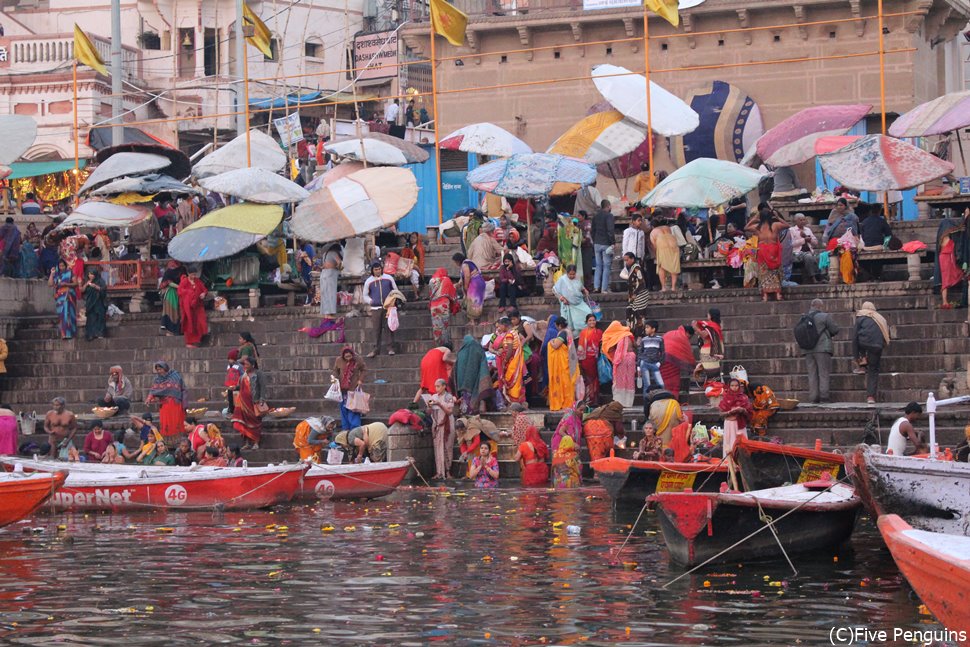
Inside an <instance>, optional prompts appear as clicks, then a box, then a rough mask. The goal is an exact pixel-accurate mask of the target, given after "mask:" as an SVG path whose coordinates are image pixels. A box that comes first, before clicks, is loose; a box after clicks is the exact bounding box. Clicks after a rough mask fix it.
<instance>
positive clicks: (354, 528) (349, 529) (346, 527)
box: [344, 526, 357, 532]
mask: <svg viewBox="0 0 970 647" xmlns="http://www.w3.org/2000/svg"><path fill="white" fill-rule="evenodd" d="M344 530H346V531H347V532H353V531H355V530H357V526H344Z"/></svg>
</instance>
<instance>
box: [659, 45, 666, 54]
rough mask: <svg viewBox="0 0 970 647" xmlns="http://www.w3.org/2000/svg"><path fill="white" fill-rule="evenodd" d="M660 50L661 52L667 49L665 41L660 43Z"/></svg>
mask: <svg viewBox="0 0 970 647" xmlns="http://www.w3.org/2000/svg"><path fill="white" fill-rule="evenodd" d="M660 51H661V52H666V51H667V43H660Z"/></svg>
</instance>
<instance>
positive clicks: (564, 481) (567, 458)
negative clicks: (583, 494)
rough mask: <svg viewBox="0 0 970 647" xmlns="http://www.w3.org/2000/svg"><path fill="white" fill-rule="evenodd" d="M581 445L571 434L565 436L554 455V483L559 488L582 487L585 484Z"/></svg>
mask: <svg viewBox="0 0 970 647" xmlns="http://www.w3.org/2000/svg"><path fill="white" fill-rule="evenodd" d="M581 470H582V465H581V464H580V462H579V446H578V445H577V444H576V442H575V441H574V440H573V439H572V437H571V436H563V439H562V440H561V441H559V447H558V448H557V449H556V451H555V453H554V454H553V456H552V485H553V487H555V488H556V489H557V490H561V489H564V488H574V487H580V486H581V485H582V484H583V475H582V471H581Z"/></svg>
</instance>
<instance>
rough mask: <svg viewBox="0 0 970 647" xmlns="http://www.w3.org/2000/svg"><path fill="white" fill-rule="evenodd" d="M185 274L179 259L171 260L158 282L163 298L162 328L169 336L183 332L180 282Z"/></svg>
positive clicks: (159, 291)
mask: <svg viewBox="0 0 970 647" xmlns="http://www.w3.org/2000/svg"><path fill="white" fill-rule="evenodd" d="M183 276H185V268H184V267H182V266H181V265H180V264H179V262H178V261H174V260H170V261H169V262H168V266H167V267H166V268H165V273H164V274H162V280H161V282H160V283H159V284H158V295H159V296H160V297H161V299H162V325H161V328H162V329H163V330H164V331H165V334H166V335H168V336H170V337H171V336H173V335H181V334H182V324H181V321H182V318H181V315H180V314H179V291H178V289H179V283H181V282H182V277H183Z"/></svg>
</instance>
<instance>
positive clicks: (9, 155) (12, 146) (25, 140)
mask: <svg viewBox="0 0 970 647" xmlns="http://www.w3.org/2000/svg"><path fill="white" fill-rule="evenodd" d="M35 139H37V122H36V121H34V119H33V118H32V117H27V116H26V115H0V142H3V145H2V146H0V180H2V179H3V178H5V177H7V176H9V175H10V173H11V168H10V165H11V164H12V163H14V162H16V161H17V160H18V159H19V158H20V156H21V155H23V154H24V153H25V152H26V151H27V149H28V148H30V147H31V146H32V145H33V143H34V140H35Z"/></svg>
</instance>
